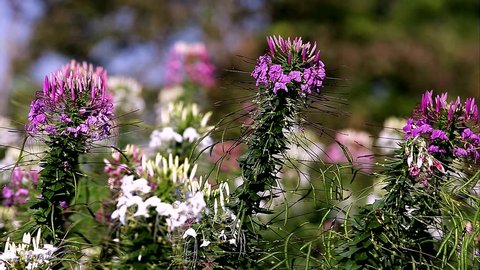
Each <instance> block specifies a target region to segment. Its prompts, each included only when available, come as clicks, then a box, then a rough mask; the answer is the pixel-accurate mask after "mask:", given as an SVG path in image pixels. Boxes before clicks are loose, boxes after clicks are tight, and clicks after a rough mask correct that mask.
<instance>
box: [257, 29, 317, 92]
mask: <svg viewBox="0 0 480 270" xmlns="http://www.w3.org/2000/svg"><path fill="white" fill-rule="evenodd" d="M267 44H268V47H269V52H268V53H267V54H264V55H262V56H260V57H259V58H258V60H257V64H256V65H255V68H254V70H253V72H252V73H251V75H252V77H253V78H255V80H256V85H257V86H260V85H262V86H264V87H265V88H267V89H271V90H272V91H273V93H277V92H278V91H279V90H283V91H286V92H288V90H289V89H293V90H297V91H299V92H300V93H301V95H302V96H306V95H307V94H311V93H312V92H320V90H321V89H322V88H323V85H324V84H323V82H324V81H325V78H326V75H325V68H324V67H325V65H324V64H323V62H322V61H320V51H316V47H317V45H316V43H315V44H314V45H313V46H312V45H311V44H310V43H309V42H308V43H303V42H302V39H301V38H299V37H297V38H295V39H294V40H291V39H290V38H288V39H284V38H282V37H280V36H279V37H276V36H273V37H268V38H267Z"/></svg>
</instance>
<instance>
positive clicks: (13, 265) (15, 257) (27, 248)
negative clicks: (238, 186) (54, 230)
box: [0, 230, 57, 270]
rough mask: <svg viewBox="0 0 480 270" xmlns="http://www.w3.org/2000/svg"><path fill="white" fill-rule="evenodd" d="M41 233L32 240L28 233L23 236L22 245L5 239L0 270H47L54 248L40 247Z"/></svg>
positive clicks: (0, 257) (48, 246) (48, 245)
mask: <svg viewBox="0 0 480 270" xmlns="http://www.w3.org/2000/svg"><path fill="white" fill-rule="evenodd" d="M40 237H41V232H40V230H38V232H37V236H36V237H35V238H32V236H31V235H30V233H25V234H23V239H22V243H20V244H15V243H13V242H10V238H8V239H7V243H6V245H5V252H4V253H2V254H0V270H3V269H5V270H6V269H20V268H19V267H21V268H23V269H27V270H32V269H49V267H50V266H51V259H52V258H53V253H54V252H55V251H56V250H57V248H56V247H54V246H53V245H50V244H45V245H43V247H40ZM32 248H33V249H32Z"/></svg>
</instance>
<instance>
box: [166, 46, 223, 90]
mask: <svg viewBox="0 0 480 270" xmlns="http://www.w3.org/2000/svg"><path fill="white" fill-rule="evenodd" d="M214 71H215V68H214V65H213V64H212V63H211V61H210V57H209V55H208V52H207V49H206V47H205V45H204V44H203V43H192V44H188V43H184V42H177V43H175V45H174V46H173V48H172V50H171V53H170V56H169V59H168V63H167V71H166V74H165V84H166V85H167V86H168V87H171V86H175V85H180V84H183V83H185V82H190V83H194V84H198V85H200V86H201V87H205V88H209V87H212V86H213V85H214V84H215V78H214Z"/></svg>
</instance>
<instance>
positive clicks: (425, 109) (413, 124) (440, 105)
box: [403, 90, 480, 162]
mask: <svg viewBox="0 0 480 270" xmlns="http://www.w3.org/2000/svg"><path fill="white" fill-rule="evenodd" d="M432 95H433V91H431V90H430V91H426V92H425V93H424V94H423V95H422V100H421V104H420V109H419V110H416V111H415V113H414V115H413V117H412V118H409V119H408V120H407V124H406V125H405V126H404V127H403V131H404V132H405V138H406V139H417V138H423V139H424V140H425V141H426V144H427V146H426V148H427V149H428V153H430V154H433V155H435V157H436V158H442V157H444V158H446V157H447V156H448V155H453V156H455V157H457V158H471V159H472V160H473V162H478V161H479V160H480V152H479V151H480V139H479V137H480V128H479V126H478V106H477V104H475V99H474V98H467V99H466V101H465V103H464V104H462V102H461V100H460V97H457V98H456V99H455V100H454V101H451V102H447V93H443V94H441V95H437V96H436V97H435V99H433V97H432ZM433 100H435V102H433Z"/></svg>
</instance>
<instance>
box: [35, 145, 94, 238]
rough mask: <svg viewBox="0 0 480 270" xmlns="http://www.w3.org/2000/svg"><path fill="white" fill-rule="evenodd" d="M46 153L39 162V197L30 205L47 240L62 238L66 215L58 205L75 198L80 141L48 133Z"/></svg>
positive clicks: (81, 151)
mask: <svg viewBox="0 0 480 270" xmlns="http://www.w3.org/2000/svg"><path fill="white" fill-rule="evenodd" d="M47 146H48V152H47V155H46V157H45V158H44V159H43V160H42V161H41V163H40V165H41V166H42V170H41V171H40V176H41V178H40V181H39V188H40V190H41V195H42V196H41V197H40V198H38V199H36V200H34V201H33V205H32V206H31V208H33V209H34V211H33V218H34V221H35V223H36V225H37V226H40V227H42V232H43V233H44V238H45V239H46V241H47V242H54V241H58V240H59V239H62V238H63V237H64V234H65V233H66V226H65V225H66V221H67V220H66V215H65V213H64V211H63V210H64V209H63V207H62V204H63V203H65V204H67V205H69V204H70V203H71V202H72V201H73V200H74V198H75V187H76V182H75V180H76V179H77V177H78V176H79V156H80V154H81V153H83V152H84V148H85V147H84V142H83V140H81V139H79V138H70V137H68V136H67V137H60V136H52V137H50V140H49V142H48V143H47Z"/></svg>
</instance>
